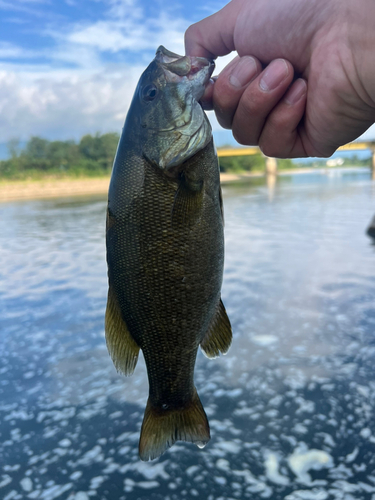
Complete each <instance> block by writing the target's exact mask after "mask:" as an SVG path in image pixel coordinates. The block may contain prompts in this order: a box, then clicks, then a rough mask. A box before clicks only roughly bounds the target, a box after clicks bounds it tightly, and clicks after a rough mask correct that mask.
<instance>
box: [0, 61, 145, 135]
mask: <svg viewBox="0 0 375 500" xmlns="http://www.w3.org/2000/svg"><path fill="white" fill-rule="evenodd" d="M142 71H143V67H142V68H140V67H138V68H137V67H132V68H126V67H123V68H121V75H120V74H119V73H118V72H117V71H116V72H111V71H108V69H105V68H103V69H102V70H101V71H100V72H98V73H96V74H92V75H88V76H85V75H83V74H81V75H76V74H68V73H67V74H66V75H65V76H61V77H60V78H59V77H57V78H48V79H46V78H39V79H35V80H34V81H33V82H31V81H29V83H28V84H27V85H25V83H24V82H23V81H22V78H20V75H19V74H17V73H10V72H0V137H1V141H0V142H5V141H7V140H8V139H10V138H11V137H20V138H23V139H26V138H28V137H29V136H30V135H41V136H44V137H49V138H61V139H68V138H78V137H80V136H81V135H83V134H85V133H87V132H91V133H94V132H96V131H99V132H106V131H108V130H117V131H120V130H121V127H122V124H123V121H124V118H125V114H126V111H127V108H128V106H129V104H130V100H131V98H132V94H133V90H134V87H135V85H136V83H137V81H138V78H139V75H140V73H141V72H142ZM124 75H126V78H125V77H124ZM3 117H6V119H4V118H3Z"/></svg>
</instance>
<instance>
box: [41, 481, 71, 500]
mask: <svg viewBox="0 0 375 500" xmlns="http://www.w3.org/2000/svg"><path fill="white" fill-rule="evenodd" d="M72 486H73V484H72V483H68V484H64V485H59V484H56V485H54V486H51V488H48V489H47V490H44V491H43V492H42V494H41V495H40V497H39V498H43V499H44V500H54V498H58V497H60V496H61V495H62V494H63V493H65V492H66V491H68V490H70V489H71V488H72Z"/></svg>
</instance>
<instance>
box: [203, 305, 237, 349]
mask: <svg viewBox="0 0 375 500" xmlns="http://www.w3.org/2000/svg"><path fill="white" fill-rule="evenodd" d="M231 343H232V327H231V325H230V321H229V318H228V315H227V312H226V310H225V307H224V304H223V302H222V301H221V299H220V302H219V306H218V308H217V311H216V314H215V316H214V317H213V319H212V321H211V324H210V326H209V328H208V330H207V333H206V335H205V336H204V339H203V340H202V342H201V343H200V346H201V349H202V351H203V352H204V354H205V355H206V356H207V357H208V358H217V357H218V356H219V355H220V352H221V353H222V354H226V353H227V352H228V350H229V347H230V345H231Z"/></svg>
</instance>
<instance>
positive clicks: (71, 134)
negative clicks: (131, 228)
mask: <svg viewBox="0 0 375 500" xmlns="http://www.w3.org/2000/svg"><path fill="white" fill-rule="evenodd" d="M225 3H226V1H216V0H212V1H210V0H208V1H205V2H202V1H200V0H189V1H188V2H186V1H183V0H178V1H173V2H171V1H169V2H167V1H164V0H155V1H152V2H151V1H150V0H0V143H2V144H3V149H4V145H5V144H6V143H7V141H8V140H9V139H12V138H19V139H20V140H21V141H26V140H28V139H29V138H30V137H31V136H33V135H38V136H41V137H45V138H47V139H50V140H51V139H61V140H66V139H75V140H77V139H79V138H80V137H81V136H82V135H84V134H87V133H96V132H100V133H105V132H113V131H117V132H121V128H122V125H123V122H124V119H125V115H126V112H127V109H128V106H129V104H130V101H131V98H132V95H133V92H134V89H135V86H136V84H137V81H138V79H139V76H140V75H141V73H142V72H143V70H144V69H145V67H146V66H147V65H148V64H149V63H150V62H151V60H152V59H153V58H154V55H155V51H156V49H157V47H158V46H159V45H161V44H162V45H165V46H166V48H167V49H169V50H171V51H173V52H177V53H180V54H184V45H183V40H184V32H185V30H186V28H187V27H188V26H189V25H190V24H192V23H193V22H196V21H198V20H200V19H202V18H204V17H206V16H208V15H210V14H212V13H213V12H215V11H217V10H219V9H220V8H221V7H223V6H224V5H225ZM232 57H234V55H232V56H231V57H230V59H231V58H232ZM223 59H225V58H223ZM230 59H228V58H227V59H226V61H221V62H220V63H219V69H220V67H224V65H225V64H226V63H227V62H228V61H229V60H230ZM211 119H212V117H211ZM212 122H213V126H214V128H215V129H216V131H217V134H218V138H219V141H220V142H221V143H223V142H230V141H231V140H232V139H231V134H230V133H229V132H227V131H222V133H221V132H220V127H219V125H218V124H217V122H216V120H212ZM221 135H222V137H220V136H221Z"/></svg>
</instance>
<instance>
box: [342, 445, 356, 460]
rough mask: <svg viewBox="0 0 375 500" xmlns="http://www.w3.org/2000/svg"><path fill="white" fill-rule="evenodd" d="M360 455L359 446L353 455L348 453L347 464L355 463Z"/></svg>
mask: <svg viewBox="0 0 375 500" xmlns="http://www.w3.org/2000/svg"><path fill="white" fill-rule="evenodd" d="M358 453H359V448H358V446H356V447H355V448H354V450H353V451H352V452H351V453H348V454H347V455H346V458H345V462H346V463H350V462H353V461H354V460H355V459H356V458H357V455H358Z"/></svg>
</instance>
